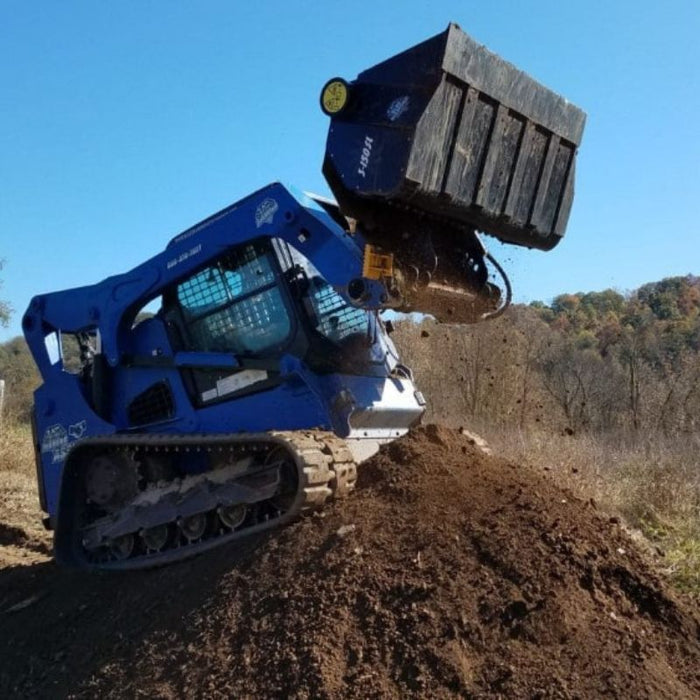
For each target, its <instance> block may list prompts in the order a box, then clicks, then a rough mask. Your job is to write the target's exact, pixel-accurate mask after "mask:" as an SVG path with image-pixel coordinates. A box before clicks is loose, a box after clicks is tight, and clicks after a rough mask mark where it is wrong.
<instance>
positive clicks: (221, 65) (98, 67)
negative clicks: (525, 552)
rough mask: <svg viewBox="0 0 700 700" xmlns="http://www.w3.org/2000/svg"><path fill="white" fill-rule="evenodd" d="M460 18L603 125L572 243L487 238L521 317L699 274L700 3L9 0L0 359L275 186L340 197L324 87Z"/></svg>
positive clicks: (1, 79) (2, 41) (2, 125)
mask: <svg viewBox="0 0 700 700" xmlns="http://www.w3.org/2000/svg"><path fill="white" fill-rule="evenodd" d="M449 21H456V22H457V23H459V24H460V25H461V27H462V28H463V29H464V30H465V31H467V32H468V33H469V34H471V35H472V36H473V37H474V38H475V39H477V40H478V41H480V42H481V43H484V44H486V46H488V47H489V48H490V49H492V50H493V51H495V52H497V53H499V54H500V55H501V56H503V57H504V58H506V59H507V60H509V61H511V62H513V63H515V64H516V65H517V66H518V67H520V68H522V69H523V70H526V71H527V72H528V73H530V74H531V75H533V76H534V77H535V78H537V79H538V80H540V81H542V82H543V83H544V84H545V85H547V86H548V87H551V88H552V89H554V90H556V91H557V92H560V93H561V94H563V95H564V96H566V97H567V98H568V99H570V100H571V101H572V102H574V103H576V104H577V105H579V106H581V107H582V108H583V109H585V111H586V112H587V113H588V122H587V127H586V132H585V134H584V139H583V144H582V146H581V149H580V153H579V159H578V165H577V188H576V199H575V202H574V208H573V212H572V216H571V219H570V221H569V228H568V231H567V236H566V238H565V239H564V241H563V242H562V243H561V244H560V245H559V247H558V248H556V249H555V250H554V251H552V252H549V253H541V252H536V251H532V252H530V251H520V250H518V249H515V248H512V247H504V246H501V245H499V244H497V243H495V242H493V241H492V240H491V239H486V240H487V242H488V244H489V247H490V248H491V250H492V252H493V253H494V254H495V255H496V256H497V257H500V258H502V259H503V260H504V261H505V264H506V267H507V269H508V270H509V273H510V275H511V278H512V281H513V285H514V287H515V292H516V298H517V300H519V301H529V300H532V299H544V300H549V299H551V298H552V297H553V296H555V295H556V294H559V293H562V292H575V291H589V290H599V289H604V288H607V287H614V288H616V289H619V290H621V291H625V290H629V289H633V288H635V287H637V286H639V285H640V284H643V283H644V282H647V281H653V280H656V279H660V278H662V277H666V276H671V275H682V274H687V273H694V274H700V235H699V234H700V230H699V229H700V225H699V224H698V211H697V210H698V208H699V207H700V130H699V129H698V121H699V119H700V47H699V42H700V2H698V0H667V1H666V2H663V3H662V2H651V1H649V0H636V1H631V0H608V1H607V2H599V1H598V0H586V1H583V0H570V1H569V2H562V1H561V0H556V1H554V0H538V1H536V2H535V1H533V2H527V1H526V0H523V1H522V2H518V3H515V2H512V0H489V2H469V1H466V0H462V1H461V2H448V1H440V0H433V1H432V2H430V3H428V2H425V0H423V2H417V1H415V0H406V1H404V2H399V1H398V0H394V1H393V2H380V1H379V0H375V2H363V1H357V2H354V3H341V2H333V1H332V0H326V1H325V2H295V3H291V2H258V3H248V2H245V3H244V2H233V1H231V2H214V1H209V2H206V1H203V0H201V1H200V2H165V1H164V0H163V1H159V2H156V1H150V2H149V1H142V2H118V3H117V2H113V3H106V2H103V3H97V2H61V3H58V2H27V1H26V0H21V1H20V0H17V1H14V0H0V86H1V89H0V258H5V260H6V264H5V267H4V269H3V270H2V272H0V279H2V280H3V287H2V289H0V298H4V299H6V300H8V301H10V303H11V304H12V306H13V307H14V308H15V314H14V317H13V319H12V323H11V326H10V328H9V329H0V341H3V340H7V339H8V338H10V337H12V336H14V335H17V334H18V333H19V332H20V325H19V324H20V319H21V314H22V312H23V311H24V309H25V307H26V305H27V303H28V301H29V299H30V298H31V297H32V296H33V295H34V294H37V293H40V292H45V291H50V290H55V289H61V288H65V287H72V286H78V285H81V284H87V283H91V282H96V281H98V280H100V279H102V278H103V277H106V276H108V275H110V274H114V273H117V272H122V271H125V270H127V269H129V268H130V267H133V266H134V265H136V264H138V263H139V262H141V261H142V260H144V259H146V258H148V257H150V256H151V255H153V254H155V253H157V252H158V251H159V250H160V249H162V247H163V246H164V245H165V244H166V242H167V241H168V240H169V239H170V238H171V237H172V236H173V235H174V234H176V233H178V232H180V231H182V230H183V229H185V228H187V227H188V226H190V225H191V224H193V223H195V222H197V221H199V220H200V219H202V218H204V217H206V216H208V215H209V214H211V213H213V212H215V211H217V210H219V209H221V208H222V207H224V206H225V205H227V204H229V203H231V202H234V201H235V200H237V199H239V198H240V197H242V196H244V195H246V194H248V193H249V192H251V191H253V190H255V189H257V188H258V187H260V186H262V185H264V184H267V183H268V182H272V181H274V180H282V181H285V182H290V183H293V184H295V185H297V186H299V187H300V188H302V189H309V190H314V191H317V192H321V193H327V192H328V190H327V187H326V185H325V181H324V180H323V177H322V175H321V161H322V157H323V149H324V144H325V136H326V128H327V119H326V117H324V116H323V114H322V113H321V112H320V110H319V108H318V94H319V90H320V87H321V86H322V85H323V83H324V82H325V81H326V80H327V79H328V78H329V77H332V76H334V75H342V76H345V77H347V78H349V79H352V78H354V77H355V76H356V75H357V73H358V72H359V71H361V70H362V69H364V68H366V67H369V66H370V65H372V64H374V63H376V62H378V61H380V60H383V59H384V58H387V57H388V56H390V55H392V54H394V53H396V52H398V51H400V50H403V49H404V48H407V47H408V46H411V45H413V44H415V43H418V42H419V41H422V40H423V39H426V38H428V37H429V36H432V35H434V34H436V33H438V32H439V31H442V30H443V29H444V28H445V27H446V26H447V23H448V22H449Z"/></svg>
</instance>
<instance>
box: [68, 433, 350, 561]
mask: <svg viewBox="0 0 700 700" xmlns="http://www.w3.org/2000/svg"><path fill="white" fill-rule="evenodd" d="M251 443H267V444H270V443H272V444H273V445H274V443H278V444H281V445H284V446H285V447H286V448H287V449H289V450H290V451H291V452H292V453H293V454H294V455H295V456H296V460H297V471H298V476H299V483H298V492H297V495H296V498H295V499H294V502H293V504H292V506H291V507H290V508H289V509H288V510H287V511H286V512H285V513H283V514H282V515H281V516H280V517H278V518H274V519H270V520H268V521H265V522H262V523H257V524H254V525H250V526H247V527H244V528H242V529H240V530H235V531H232V532H228V533H225V534H223V535H219V536H215V537H212V538H209V539H206V540H201V541H199V542H194V543H191V544H187V545H183V546H179V547H176V548H170V549H166V550H164V551H162V552H157V553H151V554H147V555H139V556H136V557H131V558H128V559H124V560H120V561H105V562H97V561H85V562H84V563H82V564H80V563H78V562H76V561H75V560H73V558H72V557H70V558H66V557H61V556H60V553H59V552H58V551H57V552H56V554H57V558H59V559H61V560H63V561H64V562H65V563H69V564H72V565H76V564H78V565H79V566H82V567H84V568H88V569H107V570H128V569H143V568H149V567H154V566H160V565H164V564H168V563H171V562H174V561H179V560H181V559H185V558H189V557H191V556H194V555H196V554H199V553H201V552H204V551H207V550H209V549H213V548H214V547H216V546H219V545H220V544H225V543H227V542H232V541H235V540H240V539H243V538H244V537H247V536H250V535H253V534H260V533H262V532H265V531H267V530H272V529H274V528H275V527H278V526H281V525H285V524H287V523H289V522H292V521H293V520H295V519H297V518H298V517H300V516H302V515H305V514H307V513H311V512H314V511H318V510H320V509H322V508H323V506H324V505H325V504H326V503H327V502H328V501H329V500H331V499H334V498H343V497H345V496H346V495H348V494H349V493H350V492H351V491H352V490H353V489H354V488H355V482H356V480H357V465H356V464H355V462H354V460H353V457H352V454H351V452H350V450H349V449H348V447H347V445H346V443H345V441H344V440H342V439H341V438H338V437H337V436H336V435H335V434H334V433H331V432H327V431H319V430H302V431H270V432H266V433H232V434H230V435H226V434H223V435H222V434H218V435H196V434H190V435H162V434H161V435H147V434H141V435H111V436H104V437H96V438H88V439H87V440H84V441H81V442H80V443H78V444H76V446H75V448H74V451H75V452H80V451H82V450H86V449H89V448H91V447H92V448H95V447H97V448H102V447H109V448H112V449H117V450H120V451H122V450H127V451H130V450H139V451H140V452H141V453H143V452H150V451H153V452H154V453H155V454H162V453H167V452H171V451H180V450H184V451H193V452H196V451H201V450H210V449H211V450H216V449H217V448H220V449H222V450H224V449H229V448H230V447H234V448H235V447H236V446H240V447H242V448H243V449H245V448H246V445H250V444H251ZM69 457H70V455H69ZM59 527H60V524H59Z"/></svg>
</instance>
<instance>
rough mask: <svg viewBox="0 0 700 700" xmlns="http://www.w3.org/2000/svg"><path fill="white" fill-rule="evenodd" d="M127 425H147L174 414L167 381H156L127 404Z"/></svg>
mask: <svg viewBox="0 0 700 700" xmlns="http://www.w3.org/2000/svg"><path fill="white" fill-rule="evenodd" d="M128 415H129V425H130V426H136V425H147V424H148V423H159V422H161V421H164V420H168V419H169V418H172V417H173V416H174V415H175V400H174V399H173V392H172V390H171V389H170V384H168V382H158V383H157V384H153V385H152V386H149V387H148V389H146V391H142V392H141V393H140V394H139V395H138V396H137V397H136V398H134V400H133V401H132V402H131V403H130V404H129V408H128Z"/></svg>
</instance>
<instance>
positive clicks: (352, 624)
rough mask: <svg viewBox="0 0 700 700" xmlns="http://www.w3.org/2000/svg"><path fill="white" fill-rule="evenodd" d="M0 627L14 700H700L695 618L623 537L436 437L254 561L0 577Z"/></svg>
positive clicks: (383, 460)
mask: <svg viewBox="0 0 700 700" xmlns="http://www.w3.org/2000/svg"><path fill="white" fill-rule="evenodd" d="M0 628H1V629H2V635H0V664H1V670H0V695H1V696H2V697H12V696H22V697H26V696H31V695H34V696H39V697H54V696H66V695H72V696H77V697H83V696H84V697H92V696H106V697H124V696H129V697H132V696H139V695H143V696H149V697H173V698H175V697H191V696H207V697H282V696H289V697H299V698H311V697H314V698H317V697H358V698H367V697H410V696H420V697H465V696H466V697H493V696H503V697H541V698H569V697H596V696H601V695H610V696H613V697H615V696H619V697H639V698H642V697H668V698H682V697H697V696H698V695H700V642H699V640H698V634H699V629H700V628H699V626H698V614H697V610H696V608H695V607H693V606H691V604H690V603H688V602H684V601H682V600H680V599H679V598H677V597H676V596H675V595H674V594H673V593H671V592H669V591H668V590H667V589H666V588H665V586H664V584H663V583H662V582H661V581H660V580H659V578H658V577H657V576H656V575H655V574H654V573H653V571H652V569H651V568H650V566H649V565H648V564H647V563H646V561H645V559H644V557H643V556H642V555H641V554H640V553H639V552H638V551H637V549H636V548H635V546H634V544H633V543H631V542H630V541H629V539H628V538H627V537H626V535H625V534H624V532H622V531H621V529H620V527H619V525H618V524H617V523H616V522H614V519H613V521H612V522H611V519H610V518H608V517H607V516H603V515H600V514H598V512H597V511H596V509H595V506H594V504H591V503H586V502H582V501H579V500H577V499H576V498H574V497H573V496H572V495H571V494H569V493H567V492H566V491H562V490H561V489H559V488H558V487H556V486H555V485H554V484H553V483H551V481H548V480H547V479H546V478H544V477H542V476H540V475H538V474H535V473H533V472H532V471H530V470H527V469H524V468H520V467H518V466H516V465H512V464H509V463H506V462H503V461H501V460H499V459H498V458H495V457H490V456H486V455H484V454H482V453H480V452H478V451H476V450H475V449H474V448H473V447H472V446H471V445H470V444H469V442H468V440H467V438H465V437H464V436H462V435H460V434H459V433H458V432H455V431H449V430H446V429H442V428H436V427H434V426H428V427H426V428H422V429H419V430H416V431H415V432H414V433H413V434H411V435H409V436H407V437H406V438H404V439H402V440H399V441H397V442H395V443H393V444H392V445H389V446H387V447H386V448H385V449H383V450H382V452H381V453H380V454H379V455H377V456H376V457H375V458H373V459H372V460H371V461H370V462H369V463H367V464H366V465H365V466H364V468H363V470H362V471H361V477H360V484H359V487H358V491H357V492H356V493H355V494H354V495H353V496H352V497H351V498H350V499H348V500H346V501H344V502H338V503H335V504H334V505H333V506H332V507H330V508H329V509H327V511H326V512H325V513H324V514H322V515H318V516H315V517H311V518H307V519H306V520H304V521H302V522H300V523H297V524H295V525H293V526H291V527H289V528H287V529H285V530H282V531H279V532H277V533H275V534H274V535H270V536H268V537H266V538H262V539H258V540H256V541H255V542H249V543H247V544H246V546H245V547H243V548H240V547H239V548H238V549H233V548H222V549H221V550H220V551H217V552H213V553H211V554H210V555H208V556H203V557H200V558H198V559H195V560H193V561H191V562H184V563H182V564H179V565H176V566H171V567H168V568H166V569H161V570H158V571H154V572H147V573H141V574H130V575H124V576H114V575H111V576H92V577H87V578H85V577H84V576H81V575H78V574H74V573H71V572H66V571H62V570H59V569H57V568H56V567H55V566H54V564H53V563H51V562H42V563H36V562H34V563H32V564H31V565H27V566H17V565H13V566H6V568H5V569H3V570H2V571H0Z"/></svg>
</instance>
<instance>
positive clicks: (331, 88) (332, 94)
mask: <svg viewBox="0 0 700 700" xmlns="http://www.w3.org/2000/svg"><path fill="white" fill-rule="evenodd" d="M348 96H349V93H348V84H347V83H346V82H345V81H344V80H342V79H341V78H334V79H333V80H329V81H328V82H327V83H326V84H325V85H324V87H323V91H322V92H321V106H322V107H323V111H324V112H325V113H326V114H337V113H338V112H340V111H341V110H342V109H343V108H344V107H345V105H346V104H347V103H348Z"/></svg>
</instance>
